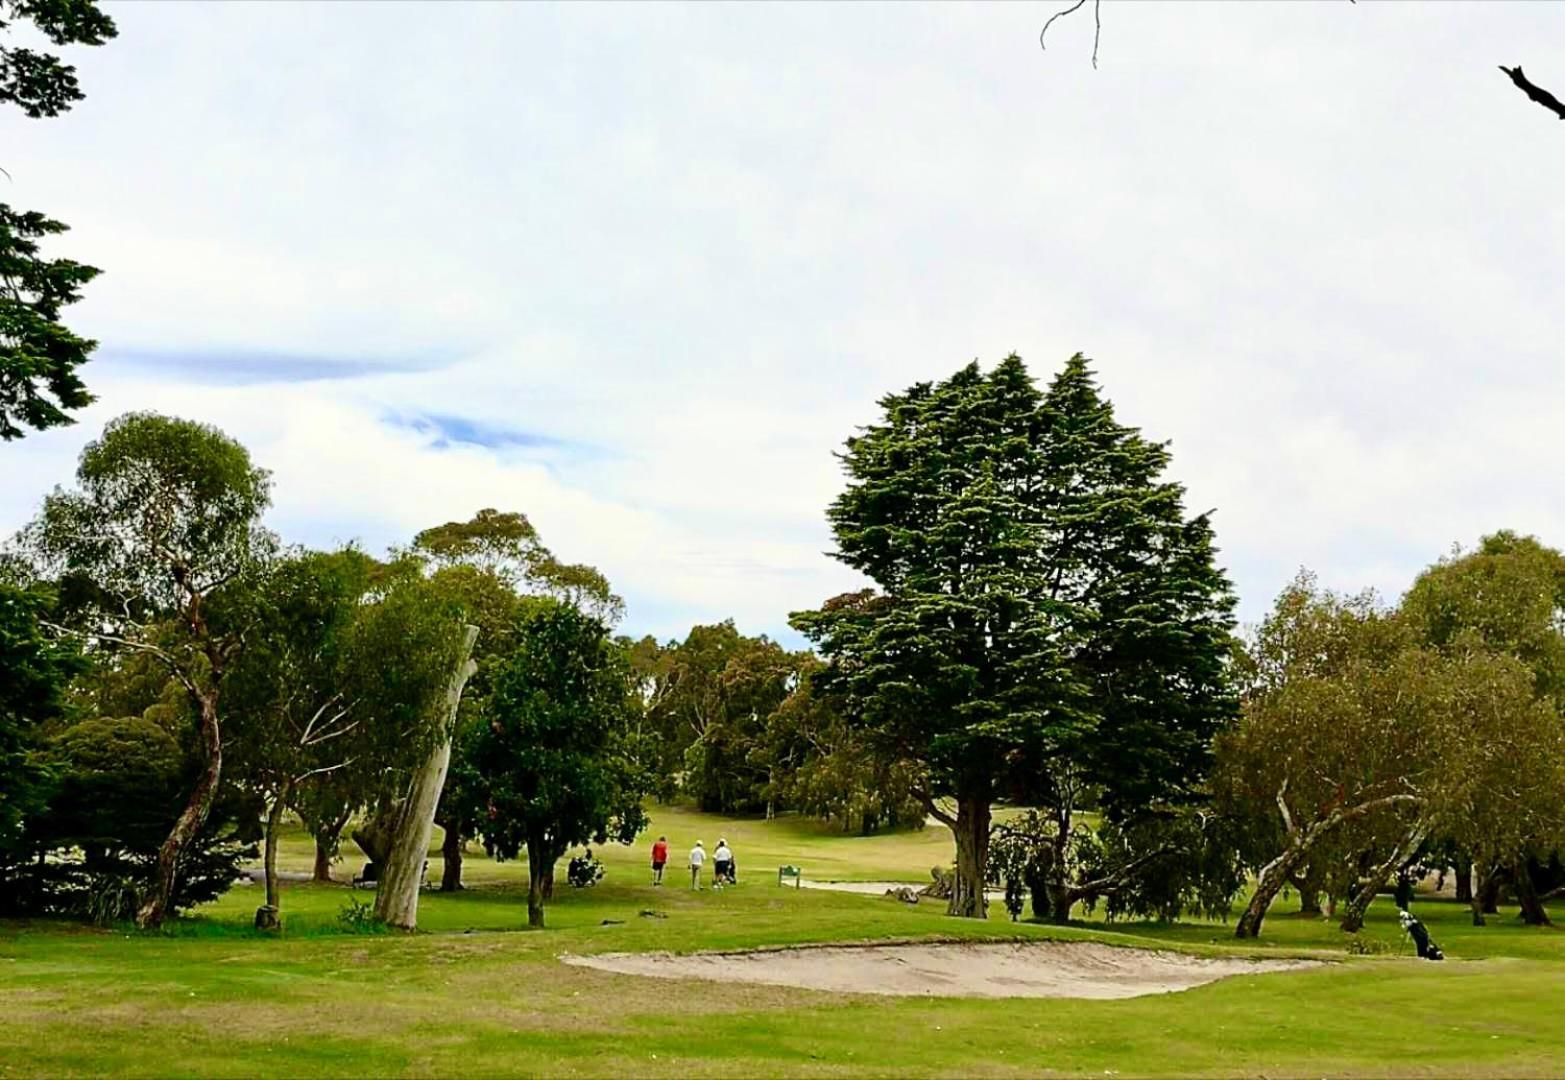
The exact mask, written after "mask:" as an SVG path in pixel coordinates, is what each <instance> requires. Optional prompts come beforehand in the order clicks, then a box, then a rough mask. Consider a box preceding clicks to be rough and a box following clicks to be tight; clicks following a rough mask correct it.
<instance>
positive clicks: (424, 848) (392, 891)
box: [375, 626, 478, 930]
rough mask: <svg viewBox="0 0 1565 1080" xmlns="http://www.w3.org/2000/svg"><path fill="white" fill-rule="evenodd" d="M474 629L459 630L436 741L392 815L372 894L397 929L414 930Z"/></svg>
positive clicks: (383, 918) (379, 914) (381, 915)
mask: <svg viewBox="0 0 1565 1080" xmlns="http://www.w3.org/2000/svg"><path fill="white" fill-rule="evenodd" d="M477 638H478V627H476V626H466V627H464V628H463V631H462V648H461V650H460V651H459V654H458V655H459V656H460V660H458V662H457V669H456V671H455V672H453V673H452V675H451V683H450V685H449V686H447V687H446V703H445V710H446V711H445V719H444V726H443V730H442V734H441V737H440V743H439V745H438V746H436V747H435V749H434V750H432V751H431V752H430V754H429V757H428V758H427V759H426V760H425V761H424V764H423V765H422V766H420V768H419V770H418V771H417V772H416V773H414V774H413V782H412V784H411V785H410V786H409V788H408V797H407V799H406V800H404V801H403V804H402V812H401V813H400V814H399V815H398V817H397V828H396V833H395V835H394V836H393V837H392V841H391V851H390V852H389V853H388V854H387V856H386V864H385V865H384V866H383V867H381V868H380V884H379V887H378V888H377V890H376V892H375V915H376V917H377V918H379V919H380V920H381V921H382V922H384V923H385V924H386V925H387V926H394V927H397V928H398V929H400V930H413V929H416V928H417V927H418V887H419V883H420V882H422V881H423V878H424V861H425V859H426V858H427V857H428V855H429V839H430V837H431V835H433V833H434V831H435V808H436V807H437V806H438V805H439V803H440V792H441V790H442V789H443V788H444V787H445V786H446V770H447V769H449V768H450V766H451V740H452V737H453V735H454V733H455V732H456V713H457V708H458V706H460V705H461V704H462V689H463V687H465V686H466V685H467V680H468V679H469V678H471V677H472V674H473V672H474V671H475V670H477V665H475V664H474V663H473V661H472V652H473V642H474V641H475V640H477Z"/></svg>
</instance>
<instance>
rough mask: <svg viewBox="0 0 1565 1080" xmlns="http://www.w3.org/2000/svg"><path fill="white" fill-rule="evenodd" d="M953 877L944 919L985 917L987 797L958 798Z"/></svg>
mask: <svg viewBox="0 0 1565 1080" xmlns="http://www.w3.org/2000/svg"><path fill="white" fill-rule="evenodd" d="M951 831H952V832H953V833H955V834H956V876H955V878H954V880H953V881H952V887H951V902H950V904H949V906H947V908H946V913H947V914H948V915H957V916H960V917H962V918H965V919H986V918H988V917H989V913H988V910H987V905H986V904H985V903H984V874H985V871H986V870H987V867H988V863H989V793H988V792H987V791H983V792H969V793H967V794H964V795H961V796H959V797H958V799H957V802H956V823H955V824H954V825H952V826H951Z"/></svg>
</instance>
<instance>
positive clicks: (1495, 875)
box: [1478, 868, 1502, 915]
mask: <svg viewBox="0 0 1565 1080" xmlns="http://www.w3.org/2000/svg"><path fill="white" fill-rule="evenodd" d="M1501 884H1502V883H1501V881H1500V874H1499V871H1498V870H1497V869H1493V868H1491V869H1490V870H1489V871H1488V873H1487V875H1486V877H1485V880H1484V886H1483V888H1481V889H1479V890H1478V902H1479V903H1480V904H1482V905H1483V913H1484V914H1485V915H1498V914H1499V913H1500V885H1501Z"/></svg>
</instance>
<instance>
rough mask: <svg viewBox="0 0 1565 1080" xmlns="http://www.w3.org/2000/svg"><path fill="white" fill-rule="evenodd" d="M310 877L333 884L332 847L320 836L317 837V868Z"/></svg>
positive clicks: (323, 882)
mask: <svg viewBox="0 0 1565 1080" xmlns="http://www.w3.org/2000/svg"><path fill="white" fill-rule="evenodd" d="M310 877H311V878H312V879H313V880H315V881H318V882H321V883H322V884H327V885H329V884H331V879H332V878H331V848H329V847H327V846H326V844H325V842H323V841H322V840H321V838H320V837H319V836H317V837H316V838H315V869H314V871H313V872H312V873H311V874H310Z"/></svg>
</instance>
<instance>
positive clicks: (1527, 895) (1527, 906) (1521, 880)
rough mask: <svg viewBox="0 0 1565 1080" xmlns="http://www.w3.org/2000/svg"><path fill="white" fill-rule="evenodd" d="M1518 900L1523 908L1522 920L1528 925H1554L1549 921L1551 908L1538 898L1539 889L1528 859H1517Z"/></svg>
mask: <svg viewBox="0 0 1565 1080" xmlns="http://www.w3.org/2000/svg"><path fill="white" fill-rule="evenodd" d="M1515 874H1516V902H1517V903H1518V904H1520V905H1521V908H1522V922H1524V923H1526V924H1527V925H1528V926H1553V925H1554V924H1553V923H1552V922H1550V921H1549V909H1548V908H1546V907H1544V906H1543V901H1542V900H1540V899H1538V890H1537V888H1536V887H1535V886H1534V885H1533V883H1532V870H1531V869H1529V868H1528V866H1527V860H1526V859H1517V860H1516V870H1515Z"/></svg>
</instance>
